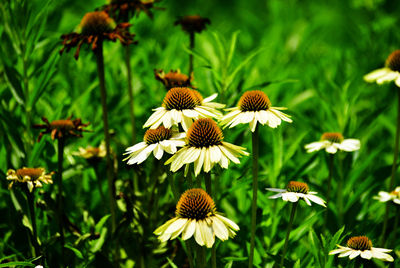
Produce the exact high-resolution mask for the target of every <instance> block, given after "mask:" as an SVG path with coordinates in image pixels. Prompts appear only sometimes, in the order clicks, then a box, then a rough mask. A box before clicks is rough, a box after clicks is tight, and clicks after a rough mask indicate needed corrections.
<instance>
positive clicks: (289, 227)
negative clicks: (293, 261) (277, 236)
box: [279, 202, 298, 268]
mask: <svg viewBox="0 0 400 268" xmlns="http://www.w3.org/2000/svg"><path fill="white" fill-rule="evenodd" d="M297 204H298V202H294V203H292V211H291V212H290V219H289V224H288V228H287V231H286V238H285V245H284V246H283V252H282V258H281V264H280V266H279V267H281V268H282V267H283V263H284V261H285V255H286V251H287V247H288V244H289V237H290V231H292V226H293V220H294V216H295V214H296V208H297Z"/></svg>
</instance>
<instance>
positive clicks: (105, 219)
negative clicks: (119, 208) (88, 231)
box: [95, 214, 111, 232]
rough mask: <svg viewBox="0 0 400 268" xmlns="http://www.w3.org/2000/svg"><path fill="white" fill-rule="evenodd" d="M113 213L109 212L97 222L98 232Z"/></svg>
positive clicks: (96, 228)
mask: <svg viewBox="0 0 400 268" xmlns="http://www.w3.org/2000/svg"><path fill="white" fill-rule="evenodd" d="M110 217H111V215H110V214H107V215H105V216H103V217H102V218H101V219H100V220H99V221H98V222H97V224H96V227H95V230H96V232H100V230H101V229H102V228H103V226H104V224H105V223H106V221H107V220H108V218H110Z"/></svg>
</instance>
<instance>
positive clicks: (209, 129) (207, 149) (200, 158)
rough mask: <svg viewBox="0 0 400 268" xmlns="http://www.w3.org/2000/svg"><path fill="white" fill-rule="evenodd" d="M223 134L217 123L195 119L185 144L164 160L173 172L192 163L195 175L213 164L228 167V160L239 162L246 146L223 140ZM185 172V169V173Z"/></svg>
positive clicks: (208, 168) (206, 170)
mask: <svg viewBox="0 0 400 268" xmlns="http://www.w3.org/2000/svg"><path fill="white" fill-rule="evenodd" d="M223 139H224V136H223V133H222V131H221V129H220V128H219V127H218V125H217V123H215V121H213V120H212V119H209V118H201V119H198V120H196V121H195V122H194V123H193V125H192V126H191V127H190V129H189V130H188V132H187V135H186V145H185V147H183V148H182V149H180V150H179V151H178V152H177V153H176V154H174V155H173V156H172V157H171V158H170V159H168V160H167V162H165V165H168V164H171V171H172V172H175V171H177V170H178V169H180V168H181V167H182V166H183V165H186V167H187V168H188V167H189V164H190V163H194V174H195V176H197V175H198V174H199V173H200V171H201V169H202V168H203V171H204V172H206V173H207V172H209V171H210V170H211V169H212V168H213V167H214V165H215V164H217V163H218V164H219V165H220V166H221V167H222V168H228V165H229V162H230V161H232V162H233V163H235V164H239V163H240V161H239V158H238V157H240V156H241V155H249V153H247V152H246V151H245V150H246V148H243V147H240V146H237V145H233V144H231V143H228V142H224V141H223ZM186 173H187V169H186V171H185V174H186Z"/></svg>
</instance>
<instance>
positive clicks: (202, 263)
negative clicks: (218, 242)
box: [196, 245, 207, 268]
mask: <svg viewBox="0 0 400 268" xmlns="http://www.w3.org/2000/svg"><path fill="white" fill-rule="evenodd" d="M196 251H197V254H196V263H197V266H196V268H206V267H207V259H206V249H205V248H204V247H202V246H200V245H196Z"/></svg>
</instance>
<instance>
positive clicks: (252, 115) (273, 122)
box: [221, 90, 292, 132]
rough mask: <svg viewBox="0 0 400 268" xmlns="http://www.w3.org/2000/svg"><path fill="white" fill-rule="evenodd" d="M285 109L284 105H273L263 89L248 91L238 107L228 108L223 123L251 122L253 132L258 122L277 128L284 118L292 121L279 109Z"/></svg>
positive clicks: (226, 124) (232, 125)
mask: <svg viewBox="0 0 400 268" xmlns="http://www.w3.org/2000/svg"><path fill="white" fill-rule="evenodd" d="M285 109H286V108H284V107H271V101H270V100H269V98H268V96H267V94H265V93H264V92H262V91H261V90H251V91H246V92H245V93H244V94H243V95H242V97H240V100H239V102H238V104H237V107H233V108H229V109H226V110H227V111H229V113H228V114H226V115H224V117H223V118H222V121H221V124H222V125H225V127H228V126H229V127H230V128H232V127H234V126H236V125H238V124H250V129H251V131H252V132H254V131H255V130H256V126H257V123H260V124H261V125H265V124H267V125H268V126H269V127H272V128H276V127H277V126H279V125H280V124H281V122H282V120H283V121H286V122H289V123H291V122H292V119H290V116H289V115H287V114H284V113H282V112H281V111H279V110H285Z"/></svg>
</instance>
